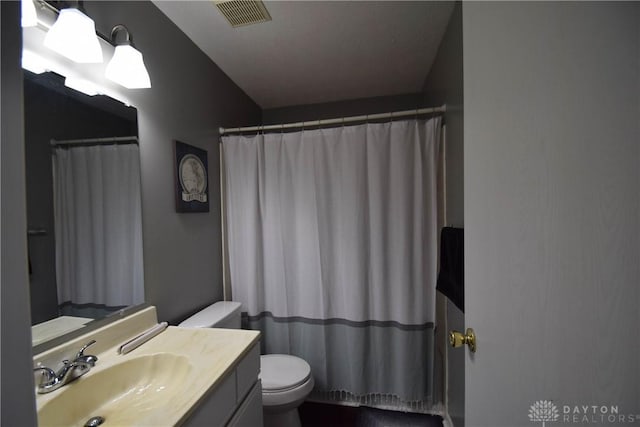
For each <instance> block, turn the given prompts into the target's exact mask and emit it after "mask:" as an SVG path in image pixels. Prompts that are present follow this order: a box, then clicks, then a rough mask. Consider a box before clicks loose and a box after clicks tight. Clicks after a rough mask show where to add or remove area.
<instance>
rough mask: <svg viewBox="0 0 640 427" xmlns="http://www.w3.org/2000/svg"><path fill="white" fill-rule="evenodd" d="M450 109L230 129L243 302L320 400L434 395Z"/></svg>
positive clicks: (227, 147) (228, 153)
mask: <svg viewBox="0 0 640 427" xmlns="http://www.w3.org/2000/svg"><path fill="white" fill-rule="evenodd" d="M440 130H441V127H440V118H433V119H431V120H428V121H424V120H409V121H398V122H391V123H383V124H365V125H358V126H348V127H339V128H332V129H319V130H311V131H309V130H305V131H302V132H295V133H281V134H278V133H275V134H265V135H257V136H251V137H245V136H225V137H223V138H222V142H223V155H224V162H225V182H226V188H225V192H226V200H225V206H226V218H227V243H228V250H229V271H230V280H231V287H232V293H233V299H234V300H236V301H239V302H241V303H242V304H243V311H244V312H245V316H244V321H245V325H247V326H248V327H250V328H253V329H260V330H261V331H262V332H263V336H262V344H263V352H266V353H289V354H294V355H298V356H300V357H302V358H304V359H305V360H307V361H308V362H309V363H310V365H311V367H312V372H313V375H314V377H315V380H316V389H315V392H314V395H315V396H316V397H319V398H331V399H337V400H352V401H357V402H362V403H368V404H375V403H379V404H383V405H391V406H395V407H414V408H416V407H418V406H419V407H424V406H425V405H427V406H428V405H429V404H431V399H432V387H431V382H432V371H433V368H432V366H433V325H434V318H435V283H436V273H437V270H436V260H437V205H436V204H437V203H436V202H437V176H438V162H437V159H438V158H439V149H440Z"/></svg>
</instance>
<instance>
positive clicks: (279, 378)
mask: <svg viewBox="0 0 640 427" xmlns="http://www.w3.org/2000/svg"><path fill="white" fill-rule="evenodd" d="M310 376H311V367H310V366H309V364H308V363H307V362H305V361H304V360H302V359H300V358H299V357H296V356H289V355H286V354H267V355H265V356H260V379H261V380H262V389H263V390H265V391H278V390H287V389H291V388H294V387H297V386H299V385H300V384H302V383H304V382H305V381H307V380H308V379H309V377H310Z"/></svg>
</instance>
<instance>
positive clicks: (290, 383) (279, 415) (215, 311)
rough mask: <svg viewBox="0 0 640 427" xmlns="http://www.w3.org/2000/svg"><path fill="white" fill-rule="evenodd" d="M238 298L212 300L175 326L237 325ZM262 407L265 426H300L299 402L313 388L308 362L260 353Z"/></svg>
mask: <svg viewBox="0 0 640 427" xmlns="http://www.w3.org/2000/svg"><path fill="white" fill-rule="evenodd" d="M241 307H242V305H241V304H240V303H239V302H232V301H220V302H217V303H215V304H212V305H210V306H208V307H206V308H204V309H203V310H201V311H199V312H198V313H196V314H194V315H193V316H191V317H189V318H188V319H186V320H185V321H183V322H182V323H180V324H179V325H178V326H180V327H183V328H227V329H240V324H241V319H240V308H241ZM259 378H260V380H261V382H262V409H263V415H264V426H265V427H300V417H299V415H298V406H300V405H301V404H302V402H304V400H305V399H306V398H307V396H308V395H309V393H311V390H312V389H313V385H314V380H313V375H311V367H310V366H309V364H308V363H307V362H306V361H305V360H303V359H301V358H299V357H296V356H290V355H287V354H268V355H262V356H260V375H259Z"/></svg>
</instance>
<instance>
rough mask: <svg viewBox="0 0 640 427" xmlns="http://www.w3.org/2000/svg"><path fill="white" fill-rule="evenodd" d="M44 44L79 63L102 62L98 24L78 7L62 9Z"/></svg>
mask: <svg viewBox="0 0 640 427" xmlns="http://www.w3.org/2000/svg"><path fill="white" fill-rule="evenodd" d="M44 45H45V46H46V47H48V48H49V49H53V50H54V51H56V52H58V53H59V54H60V55H63V56H65V57H67V58H69V59H71V60H72V61H74V62H78V63H83V64H87V63H99V62H102V48H101V47H100V41H99V40H98V36H97V35H96V25H95V23H94V22H93V19H91V18H89V17H88V16H87V15H85V14H84V13H82V12H80V11H79V10H78V9H73V8H70V9H62V10H61V11H60V14H59V15H58V19H57V20H56V22H55V24H53V27H51V29H50V30H49V32H48V33H47V36H46V37H45V39H44Z"/></svg>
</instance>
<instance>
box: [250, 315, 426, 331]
mask: <svg viewBox="0 0 640 427" xmlns="http://www.w3.org/2000/svg"><path fill="white" fill-rule="evenodd" d="M265 317H268V318H270V319H272V320H273V321H274V322H277V323H291V322H299V323H308V324H310V325H345V326H351V327H353V328H367V327H369V326H380V327H383V328H388V327H393V328H397V329H401V330H403V331H423V330H425V329H433V322H426V323H423V324H420V325H404V324H402V323H400V322H396V321H393V320H384V321H383V320H365V321H360V322H358V321H355V320H347V319H339V318H331V319H310V318H308V317H301V316H291V317H278V316H274V315H273V313H271V312H270V311H263V312H262V313H260V314H256V315H255V316H249V313H247V312H242V319H243V321H249V322H257V321H259V320H261V319H263V318H265Z"/></svg>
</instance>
